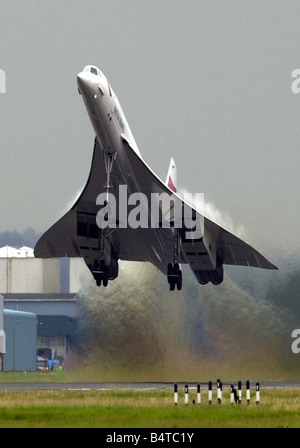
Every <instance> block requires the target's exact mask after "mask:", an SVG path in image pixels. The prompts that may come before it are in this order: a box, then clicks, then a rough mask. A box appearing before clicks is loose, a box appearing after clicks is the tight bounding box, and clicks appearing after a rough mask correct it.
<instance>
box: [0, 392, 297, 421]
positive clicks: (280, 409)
mask: <svg viewBox="0 0 300 448" xmlns="http://www.w3.org/2000/svg"><path fill="white" fill-rule="evenodd" d="M195 398H196V392H195V391H194V390H192V391H190V402H192V400H193V399H195ZM202 399H203V404H202V405H200V406H197V405H193V404H190V405H188V406H185V405H184V404H183V403H184V398H183V393H182V392H181V393H180V401H179V405H178V406H174V404H173V391H172V390H163V391H153V390H151V391H150V390H146V391H128V390H111V391H99V390H98V391H97V390H95V391H35V392H33V391H16V392H8V391H5V392H0V427H1V428H24V427H25V428H53V427H57V428H62V427H67V428H72V427H81V428H89V427H94V428H201V427H204V428H215V427H221V428H240V427H242V428H247V427H251V428H253V427H259V428H265V427H267V428H282V427H286V428H287V427H300V391H299V390H295V389H280V390H278V389H276V390H275V389H272V390H271V389H270V390H265V391H262V394H261V399H262V402H261V405H260V406H256V405H255V398H254V396H253V402H252V403H251V405H250V406H247V405H246V403H245V402H244V403H243V404H242V405H241V406H239V405H238V406H236V405H234V406H232V405H230V404H229V391H226V392H224V401H223V404H222V405H218V404H216V403H215V404H213V405H212V406H208V405H207V392H204V393H203V394H202Z"/></svg>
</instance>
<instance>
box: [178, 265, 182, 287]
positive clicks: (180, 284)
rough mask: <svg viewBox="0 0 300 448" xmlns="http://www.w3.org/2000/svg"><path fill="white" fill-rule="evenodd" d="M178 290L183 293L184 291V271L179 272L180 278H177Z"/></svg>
mask: <svg viewBox="0 0 300 448" xmlns="http://www.w3.org/2000/svg"><path fill="white" fill-rule="evenodd" d="M177 290H178V291H181V290H182V270H181V269H180V270H179V272H178V277H177Z"/></svg>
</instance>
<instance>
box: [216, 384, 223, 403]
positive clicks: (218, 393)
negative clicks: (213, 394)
mask: <svg viewBox="0 0 300 448" xmlns="http://www.w3.org/2000/svg"><path fill="white" fill-rule="evenodd" d="M217 398H218V404H221V401H222V398H221V380H217Z"/></svg>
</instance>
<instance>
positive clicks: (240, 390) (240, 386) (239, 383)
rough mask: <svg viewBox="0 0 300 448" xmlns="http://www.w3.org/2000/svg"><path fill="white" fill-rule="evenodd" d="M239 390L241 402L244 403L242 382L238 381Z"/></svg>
mask: <svg viewBox="0 0 300 448" xmlns="http://www.w3.org/2000/svg"><path fill="white" fill-rule="evenodd" d="M238 390H239V404H242V382H241V381H239V382H238Z"/></svg>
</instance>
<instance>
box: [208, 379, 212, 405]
mask: <svg viewBox="0 0 300 448" xmlns="http://www.w3.org/2000/svg"><path fill="white" fill-rule="evenodd" d="M208 404H209V405H211V404H212V382H211V381H210V382H209V383H208Z"/></svg>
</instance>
